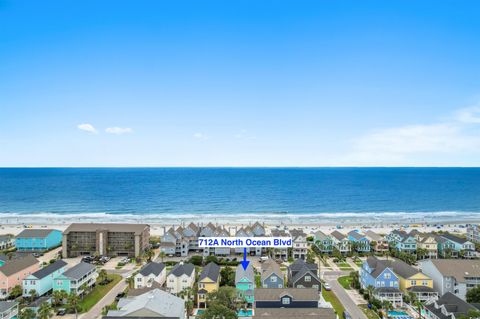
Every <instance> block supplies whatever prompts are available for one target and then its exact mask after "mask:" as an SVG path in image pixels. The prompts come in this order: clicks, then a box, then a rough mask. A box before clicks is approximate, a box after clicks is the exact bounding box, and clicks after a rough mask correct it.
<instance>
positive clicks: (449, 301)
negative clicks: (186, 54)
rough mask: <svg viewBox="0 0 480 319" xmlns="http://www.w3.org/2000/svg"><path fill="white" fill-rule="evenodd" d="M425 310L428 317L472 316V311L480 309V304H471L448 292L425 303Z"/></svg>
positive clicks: (447, 318) (451, 317)
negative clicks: (435, 299)
mask: <svg viewBox="0 0 480 319" xmlns="http://www.w3.org/2000/svg"><path fill="white" fill-rule="evenodd" d="M423 310H424V313H425V318H426V319H460V318H470V317H468V315H469V314H470V313H472V312H478V311H480V305H479V304H469V303H467V302H465V301H464V300H462V299H460V298H458V297H457V296H455V295H454V294H452V293H450V292H447V293H446V294H445V295H443V296H442V297H441V298H440V299H438V300H437V301H432V302H431V303H428V304H427V305H424V306H423Z"/></svg>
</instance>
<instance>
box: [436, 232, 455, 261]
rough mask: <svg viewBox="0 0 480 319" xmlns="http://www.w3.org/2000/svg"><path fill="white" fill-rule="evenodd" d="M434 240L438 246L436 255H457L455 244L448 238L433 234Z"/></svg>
mask: <svg viewBox="0 0 480 319" xmlns="http://www.w3.org/2000/svg"><path fill="white" fill-rule="evenodd" d="M434 236H435V240H436V241H437V247H438V250H437V251H438V256H440V257H443V258H457V257H458V252H457V251H455V244H454V243H453V242H451V241H450V240H448V239H446V238H444V237H442V236H438V235H434Z"/></svg>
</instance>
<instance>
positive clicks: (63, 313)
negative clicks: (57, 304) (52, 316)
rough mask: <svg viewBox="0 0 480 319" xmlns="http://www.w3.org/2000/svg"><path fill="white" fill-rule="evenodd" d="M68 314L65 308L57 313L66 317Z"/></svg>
mask: <svg viewBox="0 0 480 319" xmlns="http://www.w3.org/2000/svg"><path fill="white" fill-rule="evenodd" d="M66 314H67V310H65V309H64V308H60V309H58V311H57V316H65V315H66Z"/></svg>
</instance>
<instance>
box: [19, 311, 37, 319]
mask: <svg viewBox="0 0 480 319" xmlns="http://www.w3.org/2000/svg"><path fill="white" fill-rule="evenodd" d="M18 319H35V311H33V309H32V308H24V309H22V310H21V311H20V314H19V316H18Z"/></svg>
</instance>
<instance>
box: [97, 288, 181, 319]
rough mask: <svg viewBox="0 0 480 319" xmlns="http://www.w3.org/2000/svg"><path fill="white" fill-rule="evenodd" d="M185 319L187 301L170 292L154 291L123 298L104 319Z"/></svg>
mask: <svg viewBox="0 0 480 319" xmlns="http://www.w3.org/2000/svg"><path fill="white" fill-rule="evenodd" d="M149 317H151V318H169V319H185V318H186V313H185V301H184V300H183V299H182V298H178V297H175V296H173V295H171V294H169V293H168V292H165V291H162V290H160V289H154V290H151V291H148V292H146V293H144V294H141V295H138V296H129V297H127V298H121V299H120V300H119V301H118V304H117V307H116V309H115V310H109V311H108V313H107V315H106V316H104V317H103V319H118V318H149Z"/></svg>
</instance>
